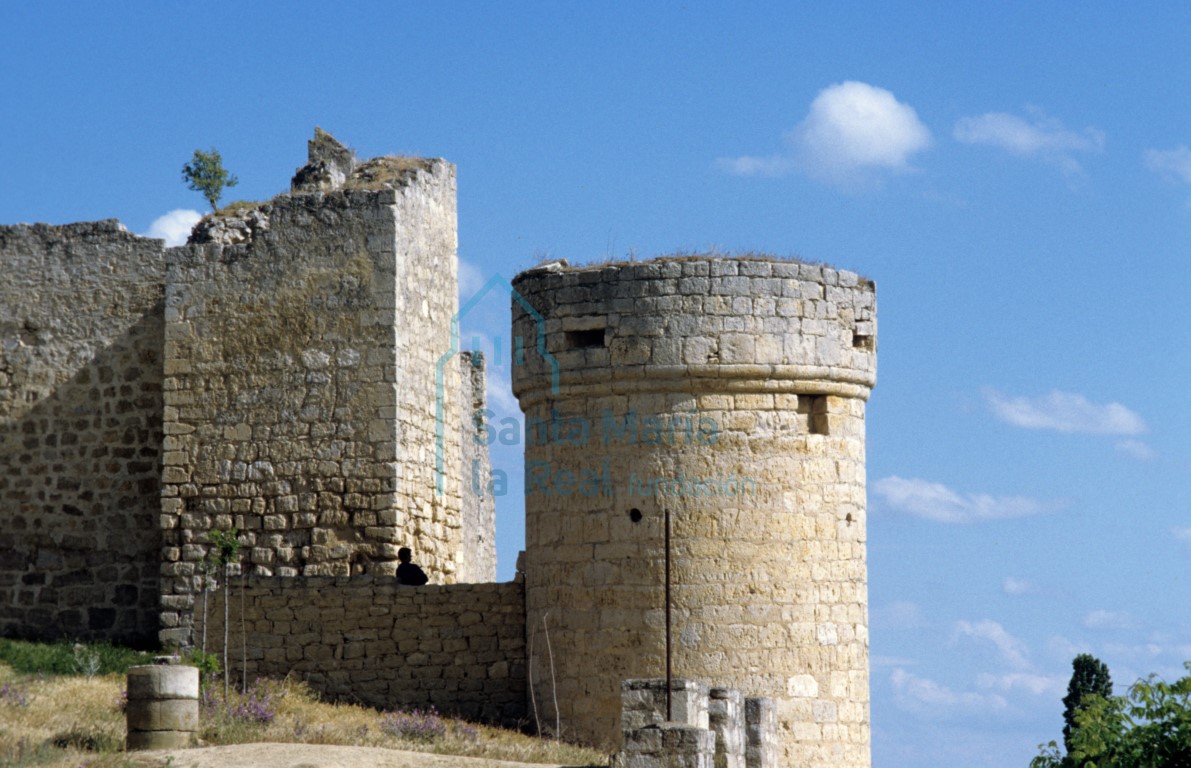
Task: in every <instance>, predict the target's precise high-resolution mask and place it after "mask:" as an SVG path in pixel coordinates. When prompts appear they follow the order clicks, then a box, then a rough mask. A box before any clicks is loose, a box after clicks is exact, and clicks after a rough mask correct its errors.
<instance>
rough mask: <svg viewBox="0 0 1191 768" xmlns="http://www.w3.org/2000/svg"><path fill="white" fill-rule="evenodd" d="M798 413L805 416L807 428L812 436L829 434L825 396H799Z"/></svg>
mask: <svg viewBox="0 0 1191 768" xmlns="http://www.w3.org/2000/svg"><path fill="white" fill-rule="evenodd" d="M798 412H799V413H805V414H806V422H807V427H808V429H809V430H810V433H811V434H812V435H829V434H831V424H830V420H829V419H828V418H827V395H799V396H798Z"/></svg>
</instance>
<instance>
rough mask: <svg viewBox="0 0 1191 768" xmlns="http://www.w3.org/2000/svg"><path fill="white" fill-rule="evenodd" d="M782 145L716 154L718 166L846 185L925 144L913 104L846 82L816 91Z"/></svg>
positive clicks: (901, 164)
mask: <svg viewBox="0 0 1191 768" xmlns="http://www.w3.org/2000/svg"><path fill="white" fill-rule="evenodd" d="M784 140H785V144H786V147H785V150H784V151H782V152H779V153H777V154H773V155H768V156H760V157H758V156H747V155H746V156H743V157H734V158H721V159H720V160H719V161H718V163H719V165H720V167H721V168H723V169H724V170H726V171H728V172H729V173H734V174H738V175H742V176H753V175H760V176H781V175H785V174H788V173H793V172H802V173H805V174H807V175H808V176H811V177H813V178H816V179H819V180H821V181H826V182H829V183H835V184H845V185H846V184H851V183H854V182H857V181H864V180H865V179H866V178H868V176H867V175H866V174H869V173H872V172H874V171H901V170H906V169H908V168H909V158H910V156H911V155H913V154H914V153H916V152H919V151H921V150H924V149H926V148H927V147H929V146H930V144H931V135H930V130H929V129H927V127H926V126H925V125H923V124H922V122H921V121H920V120H919V119H918V113H917V112H915V111H914V108H913V107H911V106H909V105H908V104H905V103H903V102H900V101H898V100H897V98H896V97H895V96H894V95H893V94H892V93H891V92H889V91H887V90H885V89H884V88H878V87H876V86H873V85H869V84H868V83H860V82H856V81H851V80H850V81H847V82H843V83H837V84H836V85H832V86H830V87H828V88H825V89H823V90H822V91H820V92H819V95H818V96H816V97H815V100H814V101H813V102H812V103H811V107H810V112H809V113H808V114H807V116H806V118H805V119H803V121H802V122H801V123H799V124H798V125H797V126H795V127H794V129H793V130H791V131H790V132H789V133H787V134H786V135H785V137H784Z"/></svg>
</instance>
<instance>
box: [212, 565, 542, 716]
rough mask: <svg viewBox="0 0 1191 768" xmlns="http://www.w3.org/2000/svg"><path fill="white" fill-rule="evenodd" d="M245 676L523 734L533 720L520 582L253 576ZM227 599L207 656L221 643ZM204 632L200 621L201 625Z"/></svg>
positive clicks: (216, 601)
mask: <svg viewBox="0 0 1191 768" xmlns="http://www.w3.org/2000/svg"><path fill="white" fill-rule="evenodd" d="M245 593H246V596H247V597H246V601H245V603H244V612H245V616H246V621H245V627H246V630H247V648H248V665H247V669H248V673H249V679H251V678H252V677H253V676H255V675H268V676H271V677H284V676H286V675H289V674H294V675H297V676H298V677H299V678H301V679H304V680H306V681H307V682H309V683H310V684H311V685H312V686H313V687H314V688H315V689H316V690H318V691H320V692H322V693H325V694H327V695H328V696H331V697H332V698H342V699H344V700H348V701H353V702H358V703H363V704H366V705H368V706H373V707H378V708H382V709H396V708H404V709H413V708H421V709H426V708H428V707H430V706H433V707H435V708H436V709H438V710H439V711H440V712H444V713H450V714H456V715H459V716H462V717H465V718H468V719H470V720H477V721H483V722H489V723H498V724H504V725H506V726H516V725H520V724H524V719H525V717H526V691H525V599H524V591H523V587H522V585H521V584H519V583H515V582H508V583H502V584H449V585H439V586H436V585H429V586H425V587H403V586H399V585H397V584H396V583H395V582H394V580H393V579H392V578H389V577H383V576H379V577H372V576H360V577H352V578H320V577H298V578H290V579H283V578H278V577H252V578H250V579H249V582H248V586H247V589H246V592H245ZM222 599H223V597H222V593H213V594H212V602H211V604H210V606H209V610H208V615H209V616H210V622H211V624H210V627H209V630H208V633H207V637H208V646H207V647H208V651H210V652H218V651H219V649H220V648H221V644H222V638H223V627H222V621H223V609H222ZM240 607H241V592H240V587H239V585H238V584H234V585H233V588H232V595H231V604H230V606H229V608H230V609H231V611H230V612H231V616H232V624H231V642H230V646H231V653H230V656H231V658H232V659H233V661H231V662H230V665H231V667H232V668H233V669H234V670H239V669H241V663H240V658H241V657H240V653H241V648H242V638H241V635H240V633H241V627H240V621H239V618H238V617H239V615H240ZM200 626H201V622H200Z"/></svg>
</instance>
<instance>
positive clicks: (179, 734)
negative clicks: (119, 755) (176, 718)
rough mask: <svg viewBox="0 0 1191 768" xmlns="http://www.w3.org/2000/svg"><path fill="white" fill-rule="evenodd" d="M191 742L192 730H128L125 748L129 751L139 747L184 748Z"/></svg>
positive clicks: (139, 748)
mask: <svg viewBox="0 0 1191 768" xmlns="http://www.w3.org/2000/svg"><path fill="white" fill-rule="evenodd" d="M193 743H194V733H193V732H192V731H129V732H128V738H127V739H126V741H125V748H126V749H128V751H129V752H132V751H134V750H141V749H186V748H187V747H189V746H190V745H191V744H193Z"/></svg>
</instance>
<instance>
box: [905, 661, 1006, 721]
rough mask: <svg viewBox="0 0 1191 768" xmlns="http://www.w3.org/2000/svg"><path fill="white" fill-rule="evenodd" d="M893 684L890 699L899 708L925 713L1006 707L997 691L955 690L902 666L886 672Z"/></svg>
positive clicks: (982, 711) (1001, 708)
mask: <svg viewBox="0 0 1191 768" xmlns="http://www.w3.org/2000/svg"><path fill="white" fill-rule="evenodd" d="M889 681H890V682H891V683H893V699H894V702H895V703H896V704H897V705H898V706H899V707H900V708H902V709H905V710H909V711H911V712H917V713H919V714H923V715H929V716H947V715H951V714H968V713H971V712H981V713H987V712H989V711H995V710H1003V709H1006V708H1007V707H1008V703H1007V702H1006V701H1005V698H1004V697H1003V696H1001V695H1000V694H996V693H990V694H981V693H972V692H963V691H955V690H952V689H951V688H948V687H947V686H945V685H942V684H940V683H937V682H935V681H934V680H931V679H929V678H926V677H919V676H918V675H915V674H913V673H910V672H907V671H906V670H904V669H901V668H898V669H895V670H893V672H891V673H890V675H889Z"/></svg>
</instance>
